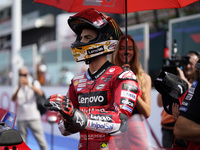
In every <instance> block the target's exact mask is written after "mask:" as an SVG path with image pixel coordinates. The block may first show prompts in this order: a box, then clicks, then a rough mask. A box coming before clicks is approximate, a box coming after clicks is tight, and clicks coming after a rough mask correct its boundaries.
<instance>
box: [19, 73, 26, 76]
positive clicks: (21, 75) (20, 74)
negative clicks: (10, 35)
mask: <svg viewBox="0 0 200 150" xmlns="http://www.w3.org/2000/svg"><path fill="white" fill-rule="evenodd" d="M19 76H23V77H26V76H27V74H22V73H20V74H19Z"/></svg>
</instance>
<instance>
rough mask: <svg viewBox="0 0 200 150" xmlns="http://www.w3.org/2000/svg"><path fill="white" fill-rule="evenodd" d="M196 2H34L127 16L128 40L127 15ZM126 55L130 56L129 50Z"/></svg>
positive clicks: (84, 0) (140, 0)
mask: <svg viewBox="0 0 200 150" xmlns="http://www.w3.org/2000/svg"><path fill="white" fill-rule="evenodd" d="M196 1H199V0H34V2H37V3H43V4H47V5H51V6H54V7H57V8H60V9H63V10H65V11H67V12H79V11H81V10H83V9H86V8H94V9H96V10H98V11H100V12H106V13H115V14H125V35H126V38H127V13H130V12H137V11H144V10H155V9H166V8H181V7H185V6H187V5H189V4H191V3H194V2H196ZM126 47H127V40H126ZM125 55H126V56H127V55H128V54H127V48H126V52H125ZM126 63H127V58H126Z"/></svg>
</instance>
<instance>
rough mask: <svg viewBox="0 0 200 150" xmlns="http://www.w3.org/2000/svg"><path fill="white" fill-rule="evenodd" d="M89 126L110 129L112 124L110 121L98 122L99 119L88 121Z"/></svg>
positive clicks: (96, 128) (97, 128)
mask: <svg viewBox="0 0 200 150" xmlns="http://www.w3.org/2000/svg"><path fill="white" fill-rule="evenodd" d="M87 126H88V127H89V128H94V129H95V130H99V129H100V130H104V131H105V130H112V129H113V127H114V125H113V124H112V123H106V122H100V121H91V120H89V121H88V125H87Z"/></svg>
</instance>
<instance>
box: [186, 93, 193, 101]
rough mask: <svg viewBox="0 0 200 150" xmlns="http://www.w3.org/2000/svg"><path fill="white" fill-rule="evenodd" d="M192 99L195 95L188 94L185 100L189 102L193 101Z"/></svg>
mask: <svg viewBox="0 0 200 150" xmlns="http://www.w3.org/2000/svg"><path fill="white" fill-rule="evenodd" d="M192 97H193V94H189V93H188V94H187V95H186V97H185V100H188V101H190V100H191V99H192Z"/></svg>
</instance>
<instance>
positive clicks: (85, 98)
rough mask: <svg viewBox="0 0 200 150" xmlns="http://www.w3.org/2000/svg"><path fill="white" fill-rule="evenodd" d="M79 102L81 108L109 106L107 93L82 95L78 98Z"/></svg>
mask: <svg viewBox="0 0 200 150" xmlns="http://www.w3.org/2000/svg"><path fill="white" fill-rule="evenodd" d="M78 102H79V104H80V106H81V107H87V106H103V105H107V92H106V91H99V92H92V93H90V94H88V93H81V94H79V96H78Z"/></svg>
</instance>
